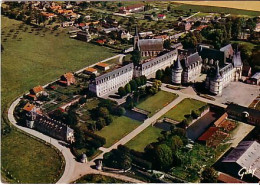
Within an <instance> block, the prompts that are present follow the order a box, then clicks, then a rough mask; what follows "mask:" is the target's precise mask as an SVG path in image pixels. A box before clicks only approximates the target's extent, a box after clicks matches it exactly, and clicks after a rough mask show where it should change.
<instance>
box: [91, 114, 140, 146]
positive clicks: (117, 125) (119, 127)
mask: <svg viewBox="0 0 260 185" xmlns="http://www.w3.org/2000/svg"><path fill="white" fill-rule="evenodd" d="M140 124H141V123H140V122H139V121H136V120H132V119H130V118H128V117H125V116H121V117H113V122H112V123H111V124H110V125H109V126H106V127H104V128H103V129H101V130H100V131H97V132H96V134H98V135H100V136H102V137H104V138H106V144H105V145H104V147H110V146H112V145H113V144H114V143H115V142H117V141H119V140H120V139H121V138H122V137H124V136H125V135H127V134H128V133H130V132H131V131H133V130H134V129H135V128H136V127H138V126H139V125H140Z"/></svg>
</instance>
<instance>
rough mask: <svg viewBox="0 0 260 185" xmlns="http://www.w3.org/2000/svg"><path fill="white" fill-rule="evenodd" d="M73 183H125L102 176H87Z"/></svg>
mask: <svg viewBox="0 0 260 185" xmlns="http://www.w3.org/2000/svg"><path fill="white" fill-rule="evenodd" d="M74 183H76V184H89V183H102V184H112V183H120V184H123V183H126V182H124V181H121V180H119V179H115V178H112V177H108V176H104V175H97V174H89V175H85V176H83V177H81V178H80V179H78V180H76V181H75V182H74Z"/></svg>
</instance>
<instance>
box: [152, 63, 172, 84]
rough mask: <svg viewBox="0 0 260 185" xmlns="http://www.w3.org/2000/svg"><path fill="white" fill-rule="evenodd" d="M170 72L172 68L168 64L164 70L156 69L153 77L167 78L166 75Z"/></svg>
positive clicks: (158, 78)
mask: <svg viewBox="0 0 260 185" xmlns="http://www.w3.org/2000/svg"><path fill="white" fill-rule="evenodd" d="M171 74H172V70H171V68H170V67H169V66H168V67H166V68H165V70H163V69H159V70H158V71H156V74H155V78H156V79H157V80H161V81H164V79H165V78H167V77H170V76H171Z"/></svg>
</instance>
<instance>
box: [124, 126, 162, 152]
mask: <svg viewBox="0 0 260 185" xmlns="http://www.w3.org/2000/svg"><path fill="white" fill-rule="evenodd" d="M161 131H162V130H161V129H159V128H156V127H152V126H149V127H148V128H146V129H145V130H144V131H142V132H141V133H140V134H138V135H137V136H136V137H134V138H133V139H132V140H131V141H129V142H128V143H126V146H127V147H129V148H131V149H133V150H136V151H139V152H143V151H144V148H145V147H146V146H147V145H148V144H150V143H152V142H156V141H157V138H158V137H159V136H160V135H161Z"/></svg>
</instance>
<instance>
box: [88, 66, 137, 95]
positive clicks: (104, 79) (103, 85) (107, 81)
mask: <svg viewBox="0 0 260 185" xmlns="http://www.w3.org/2000/svg"><path fill="white" fill-rule="evenodd" d="M133 70H134V65H133V63H130V64H127V65H125V66H118V68H115V69H114V70H112V71H110V72H107V73H105V74H102V75H100V76H98V77H96V78H95V80H93V81H92V82H91V83H90V84H89V90H90V91H91V92H93V93H95V94H96V95H97V96H99V97H100V96H104V95H106V94H108V93H109V92H111V91H114V90H117V89H118V88H119V87H121V86H125V85H126V84H127V83H128V82H130V80H132V78H133Z"/></svg>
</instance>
